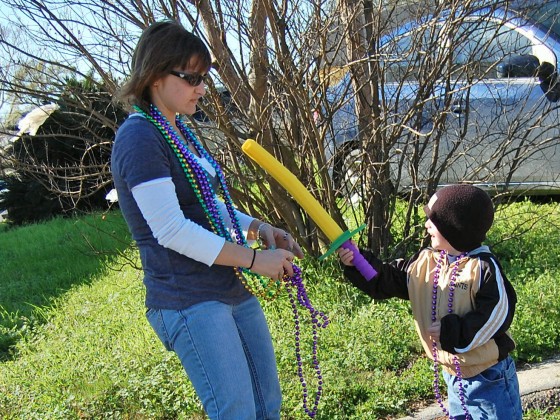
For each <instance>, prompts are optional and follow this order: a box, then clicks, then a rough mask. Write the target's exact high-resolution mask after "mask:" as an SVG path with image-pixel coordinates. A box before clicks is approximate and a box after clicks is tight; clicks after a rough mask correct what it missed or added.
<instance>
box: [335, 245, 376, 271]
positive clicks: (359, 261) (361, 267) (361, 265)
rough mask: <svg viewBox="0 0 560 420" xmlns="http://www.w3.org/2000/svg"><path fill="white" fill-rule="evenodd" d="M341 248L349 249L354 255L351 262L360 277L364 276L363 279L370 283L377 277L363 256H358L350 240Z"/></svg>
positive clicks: (357, 251) (358, 252)
mask: <svg viewBox="0 0 560 420" xmlns="http://www.w3.org/2000/svg"><path fill="white" fill-rule="evenodd" d="M342 248H344V249H349V250H350V251H352V252H353V253H354V260H353V261H352V262H353V263H354V266H355V267H356V269H357V270H358V271H359V272H360V274H361V275H362V276H364V278H365V279H366V280H367V281H370V280H371V279H372V278H374V277H375V276H377V271H375V268H373V267H372V266H371V264H370V263H369V262H367V261H366V259H365V258H364V256H363V255H362V254H360V251H359V250H358V248H356V246H355V245H354V244H353V243H352V242H351V241H350V239H348V240H347V241H345V242H344V243H343V244H342Z"/></svg>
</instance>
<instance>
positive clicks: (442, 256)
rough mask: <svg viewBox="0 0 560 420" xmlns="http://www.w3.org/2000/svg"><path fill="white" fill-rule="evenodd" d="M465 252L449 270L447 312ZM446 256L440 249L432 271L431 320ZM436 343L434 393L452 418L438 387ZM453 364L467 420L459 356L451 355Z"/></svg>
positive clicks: (434, 348) (450, 307) (449, 309)
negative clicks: (460, 262)
mask: <svg viewBox="0 0 560 420" xmlns="http://www.w3.org/2000/svg"><path fill="white" fill-rule="evenodd" d="M465 256H466V254H465V253H463V254H461V255H459V256H458V257H457V259H456V260H455V262H454V263H453V268H452V271H451V278H450V279H449V297H448V298H447V313H449V314H451V313H453V299H454V296H455V284H456V283H455V282H456V280H457V271H458V270H459V261H460V260H461V259H462V258H463V257H465ZM446 258H447V251H441V252H440V254H439V259H438V262H437V265H436V269H435V272H434V282H433V289H432V322H436V321H437V293H438V288H439V275H440V272H441V267H442V264H443V261H444V259H446ZM437 352H438V348H437V343H436V341H435V340H432V355H433V357H434V394H435V396H436V400H437V402H438V404H439V406H440V408H441V409H442V411H443V413H444V414H445V415H446V416H447V417H449V418H450V419H453V417H451V416H450V414H449V411H448V410H447V409H446V408H445V406H444V405H443V399H442V398H441V392H440V389H439V366H438V365H439V363H438V358H437ZM453 364H454V365H455V372H456V374H457V378H458V379H459V400H460V401H461V407H463V411H464V412H465V419H467V420H469V419H472V417H471V416H470V414H469V411H468V410H467V405H466V398H465V389H464V388H463V381H462V379H463V375H462V373H461V363H460V361H459V358H458V357H457V356H456V355H455V356H453Z"/></svg>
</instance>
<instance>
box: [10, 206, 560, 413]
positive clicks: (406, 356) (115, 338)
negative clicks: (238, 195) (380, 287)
mask: <svg viewBox="0 0 560 420" xmlns="http://www.w3.org/2000/svg"><path fill="white" fill-rule="evenodd" d="M545 216H546V217H545ZM535 217H537V219H538V220H539V221H538V222H537V223H533V222H532V221H533V220H534V219H535ZM521 221H525V222H527V223H532V224H533V225H532V227H531V229H529V230H527V231H526V232H525V233H524V234H523V235H522V236H520V237H517V238H515V239H513V240H507V241H503V238H505V237H507V236H510V235H511V234H512V232H513V231H514V230H516V229H517V230H518V229H519V228H518V227H516V226H517V225H518V224H520V222H521ZM559 225H560V211H559V208H558V205H540V206H538V205H535V204H531V203H528V202H527V203H518V204H516V205H514V206H512V207H509V208H508V209H505V210H503V211H500V212H498V214H497V222H496V226H495V228H493V230H492V233H491V235H490V237H489V241H488V242H489V243H490V245H492V246H493V248H494V250H495V252H496V253H497V254H498V255H499V257H500V258H501V259H502V263H503V265H504V267H505V269H506V272H507V275H508V277H509V278H510V280H511V281H512V283H513V284H514V287H515V288H516V290H517V293H518V297H519V303H518V310H517V315H516V319H515V322H514V325H513V327H512V333H513V335H514V337H515V339H516V341H517V344H518V348H517V350H516V351H515V353H514V357H515V358H516V359H517V360H518V361H519V362H525V361H531V362H534V361H540V360H543V359H546V358H547V357H549V356H551V355H553V354H555V353H556V352H557V349H558V348H559V346H560V336H559V333H558V331H560V328H559V325H558V324H559V323H560V314H559V310H560V292H559V291H558V288H557V287H556V283H557V279H558V278H559V277H560V273H559V269H558V267H560V261H559V260H560V257H559V255H560V243H559V240H558V238H559V237H560V235H559V233H560V230H559ZM107 233H109V234H107ZM129 244H130V237H129V235H128V233H127V231H126V226H125V225H124V223H123V221H122V218H121V217H120V215H119V213H118V212H112V213H109V214H107V215H106V217H105V219H103V218H102V217H101V216H100V215H93V216H89V217H86V218H81V219H71V220H64V219H57V220H54V221H52V222H49V223H45V224H41V225H34V226H27V227H23V228H18V229H5V228H4V229H3V230H0V257H1V261H2V264H1V265H0V279H1V280H0V281H1V282H2V284H1V286H0V323H1V325H2V330H1V331H0V342H2V343H4V353H5V354H6V355H9V357H5V359H6V360H4V361H3V362H2V363H0V418H3V419H32V418H37V419H39V418H40V419H99V418H110V419H197V418H200V419H202V418H204V415H203V413H202V409H201V406H200V404H199V402H198V400H197V398H196V396H195V394H194V391H193V390H192V387H191V386H190V383H189V381H188V380H187V378H186V375H185V374H184V372H183V370H182V368H181V366H180V364H179V363H178V361H177V360H176V358H175V357H174V355H173V354H172V353H169V352H166V351H165V350H164V348H163V346H162V345H161V343H160V342H159V341H158V340H157V338H156V337H155V335H154V333H153V332H152V331H151V329H150V327H149V325H148V323H147V321H146V320H145V317H144V311H145V310H144V307H143V300H144V290H143V285H142V281H141V279H142V276H141V273H140V271H139V270H138V269H137V268H134V267H132V266H131V265H130V262H133V263H134V264H136V265H137V264H138V261H137V254H136V251H135V250H134V249H133V248H131V247H130V246H129ZM300 266H301V267H302V268H303V271H304V280H305V283H306V286H307V290H308V294H309V296H310V299H311V302H312V304H313V305H314V306H315V308H316V309H319V310H321V311H324V312H325V313H326V314H327V315H328V316H329V318H330V321H331V323H330V325H329V326H328V327H327V328H326V329H324V330H320V342H319V360H320V362H321V369H322V372H323V381H324V391H323V396H322V399H321V403H320V406H319V413H318V415H317V417H316V418H318V419H364V418H372V419H374V418H389V417H398V416H400V415H403V414H405V413H406V411H407V410H408V409H409V408H410V407H413V406H416V405H418V404H422V403H431V402H432V401H433V390H432V384H431V377H432V373H431V365H430V363H429V362H428V360H427V358H426V357H425V356H424V355H423V353H422V350H421V348H420V344H419V342H418V339H417V337H416V334H415V332H414V325H413V321H412V317H411V315H410V307H409V305H408V302H404V301H398V300H390V301H385V302H375V303H373V304H372V303H371V302H370V301H369V299H368V298H367V297H366V296H364V295H363V294H361V293H359V292H358V291H357V290H355V289H353V288H352V287H351V286H349V285H347V284H346V283H345V282H344V281H342V280H341V272H340V268H339V266H338V263H337V262H336V260H335V259H334V258H331V259H329V260H328V261H326V262H324V263H321V264H319V263H317V262H316V261H312V260H310V259H306V260H303V261H301V262H300ZM263 307H264V309H265V313H266V315H267V318H268V320H269V324H270V328H271V331H272V334H273V338H274V342H275V348H276V355H277V359H278V365H279V372H280V380H281V385H282V389H283V396H284V403H283V413H282V418H283V419H303V418H306V416H305V414H304V413H303V410H302V407H301V406H302V398H301V386H300V383H299V379H298V377H297V375H296V370H295V366H294V362H295V357H294V335H293V333H294V324H293V319H292V312H291V308H290V304H289V301H288V297H287V295H286V293H282V294H281V295H280V296H279V297H278V298H277V299H276V300H274V301H272V302H263ZM305 315H306V313H305V312H304V311H300V316H301V317H302V319H306V321H304V322H303V323H302V329H303V330H302V334H303V336H304V339H303V340H302V343H303V344H302V353H303V356H304V359H305V361H306V362H309V360H310V355H311V348H310V345H309V344H310V340H311V334H310V324H309V322H308V317H306V316H305ZM8 350H9V354H8V353H7V351H8ZM305 374H306V378H307V382H308V385H309V388H310V391H311V392H312V393H313V392H314V389H315V387H316V380H315V379H314V375H313V371H312V370H311V369H310V364H309V363H306V370H305ZM557 415H558V411H555V412H551V413H547V412H542V411H535V410H532V411H531V412H530V413H527V418H534V419H536V418H539V419H552V418H557V417H554V416H557Z"/></svg>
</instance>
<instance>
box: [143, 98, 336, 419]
mask: <svg viewBox="0 0 560 420" xmlns="http://www.w3.org/2000/svg"><path fill="white" fill-rule="evenodd" d="M134 109H135V110H136V111H137V112H139V113H140V114H142V115H143V116H144V117H146V119H148V120H149V121H150V122H151V123H152V124H154V125H155V126H156V127H157V128H158V129H159V131H160V132H161V133H162V135H163V137H164V138H165V140H166V142H167V143H168V144H169V146H170V147H171V149H172V150H173V152H174V154H175V156H176V157H177V159H178V160H179V163H180V164H181V167H182V168H183V171H184V173H185V176H186V178H187V180H188V182H189V184H190V185H191V187H192V189H193V191H194V192H195V195H196V197H197V199H198V201H199V203H200V205H201V206H202V208H203V209H204V211H205V213H206V217H207V219H208V221H209V223H210V226H211V228H212V230H213V231H214V233H216V234H217V235H220V236H222V237H223V238H225V239H226V240H228V241H230V242H234V238H232V236H231V234H230V232H229V230H228V229H227V227H226V225H225V222H224V219H223V217H222V215H221V213H220V211H219V208H218V204H217V200H216V194H215V191H214V188H213V186H212V183H211V181H210V179H209V177H208V173H207V172H206V170H204V168H202V166H201V165H200V163H199V161H198V159H197V158H196V157H195V155H194V153H192V151H191V150H190V149H189V147H188V143H192V145H193V146H194V147H195V149H196V151H197V152H198V154H199V155H200V156H201V157H202V158H205V159H206V160H207V161H208V162H209V163H210V165H211V166H212V167H213V168H214V170H215V172H216V176H217V179H218V184H219V187H220V191H221V193H222V198H223V200H224V203H225V205H226V208H227V211H228V215H229V217H230V219H231V220H232V223H233V228H234V233H235V243H237V244H238V245H242V246H248V244H247V240H246V238H245V235H244V234H243V230H242V229H241V224H240V222H239V219H238V218H237V215H236V213H235V209H234V206H233V200H232V199H231V195H230V193H229V189H228V187H227V183H226V180H225V176H224V173H223V171H222V169H221V167H220V165H219V164H218V162H216V161H215V160H214V159H213V158H212V156H211V155H210V154H209V153H208V152H207V151H206V150H205V149H204V147H203V146H202V144H201V143H200V142H199V141H198V139H197V138H196V136H195V135H194V133H193V132H192V131H191V130H190V128H189V127H188V126H187V125H186V124H185V123H184V122H183V121H182V120H181V119H180V118H179V116H177V117H176V119H175V123H176V124H177V127H178V128H179V131H180V132H181V133H182V134H183V136H184V137H185V139H187V144H185V143H184V142H183V140H182V139H181V138H180V136H179V135H178V134H177V133H176V132H175V130H174V128H173V127H172V126H171V124H170V123H169V121H167V119H166V118H165V116H164V115H163V114H162V113H161V111H159V110H158V109H157V107H156V106H155V105H150V111H149V112H145V111H144V110H143V109H141V108H140V107H138V106H135V107H134ZM292 267H293V270H294V275H293V276H292V277H290V276H288V275H284V277H283V280H284V285H285V287H286V290H287V292H288V297H289V299H290V304H291V306H292V313H293V319H294V324H295V354H296V362H297V366H298V370H297V373H298V376H299V379H300V383H301V386H302V394H303V409H304V411H305V413H306V414H307V415H308V416H309V417H315V414H316V413H317V407H318V405H319V400H320V399H321V394H322V391H323V377H322V375H321V369H320V367H319V360H318V358H317V347H318V341H319V339H318V328H326V326H327V325H328V324H329V320H328V318H327V316H326V315H325V314H324V313H323V312H319V311H317V310H316V309H315V308H314V307H313V305H311V302H310V301H309V298H308V296H307V291H306V290H305V286H304V284H303V279H302V277H301V269H300V268H299V267H298V266H296V265H295V264H292ZM234 270H235V273H236V275H237V277H238V278H239V279H240V281H241V282H242V283H243V285H244V286H245V288H247V290H249V291H250V292H251V293H252V294H254V295H256V296H259V297H262V298H264V299H266V300H272V299H274V298H275V297H276V296H277V295H278V293H279V292H280V290H281V289H280V288H281V282H280V281H277V280H276V281H275V280H272V279H268V280H265V278H264V277H263V276H260V275H258V274H255V273H253V272H251V271H250V270H248V269H246V268H242V267H234ZM246 277H250V278H252V279H253V280H254V279H255V278H256V279H258V282H259V283H260V288H259V289H256V288H255V287H252V286H251V285H250V284H249V283H248V281H247V280H246ZM254 283H256V282H255V281H254ZM293 288H295V289H296V298H294V293H293ZM296 301H297V303H299V305H300V306H302V307H304V308H305V309H307V310H308V311H309V314H310V317H311V328H312V336H313V344H312V365H313V368H314V370H315V376H316V378H317V392H316V393H315V400H314V403H313V408H311V409H309V408H308V406H307V397H308V387H307V383H306V381H305V378H304V375H303V362H302V360H301V346H300V321H299V312H298V309H297V305H296Z"/></svg>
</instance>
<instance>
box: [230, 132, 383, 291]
mask: <svg viewBox="0 0 560 420" xmlns="http://www.w3.org/2000/svg"><path fill="white" fill-rule="evenodd" d="M241 149H242V150H243V152H244V153H245V154H246V155H247V156H249V157H250V158H251V159H253V160H254V161H255V162H256V163H257V164H258V165H259V166H260V167H261V168H263V169H264V170H265V171H266V172H267V173H268V174H269V175H271V176H272V177H273V178H274V179H275V180H276V181H278V183H279V184H280V185H281V186H282V187H284V189H285V190H286V191H288V193H289V194H290V195H291V196H292V197H293V199H294V200H295V201H296V202H297V203H298V204H299V205H300V206H301V207H302V208H303V209H304V210H305V212H306V213H307V214H308V215H309V217H310V218H311V219H312V220H313V222H314V223H315V224H316V225H317V227H318V228H319V229H321V231H322V232H323V233H324V234H325V235H326V236H327V238H329V240H330V241H331V246H330V248H329V250H328V251H327V252H326V253H325V254H324V255H322V256H321V257H320V259H323V258H325V257H327V256H328V255H330V254H332V253H333V252H334V251H335V250H337V249H338V248H340V247H343V248H346V249H350V250H351V251H352V252H353V253H354V260H353V263H354V266H355V267H356V268H357V269H358V271H359V272H360V273H361V274H362V275H363V276H364V277H365V279H366V280H371V279H372V278H374V277H375V276H376V275H377V271H375V269H374V268H373V267H372V266H371V264H370V263H369V262H367V261H366V260H365V258H364V257H363V256H362V254H360V252H359V251H358V249H357V248H356V247H355V246H354V244H352V242H351V241H350V238H351V237H352V236H353V235H354V234H356V232H359V231H361V230H362V229H363V228H364V227H365V225H361V226H360V227H359V228H358V229H356V230H354V231H346V232H344V231H343V230H342V229H341V228H340V226H338V224H337V223H336V222H335V221H334V220H333V218H332V217H331V216H330V215H329V214H328V213H327V211H326V210H325V209H324V208H323V207H322V206H321V205H320V204H319V202H318V201H317V200H316V199H315V197H313V196H312V195H311V193H310V192H309V191H308V190H307V188H305V187H304V186H303V184H302V183H301V182H300V180H299V179H297V178H296V176H295V175H294V174H293V173H291V172H290V171H289V170H288V169H287V168H286V167H285V166H284V165H282V164H281V163H280V162H279V161H278V160H277V159H276V158H275V157H274V156H272V155H271V154H270V153H268V152H267V151H266V150H265V149H264V148H263V147H262V146H261V145H259V144H258V143H257V142H256V141H255V140H252V139H248V140H246V141H245V142H244V143H243V145H242V146H241Z"/></svg>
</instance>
